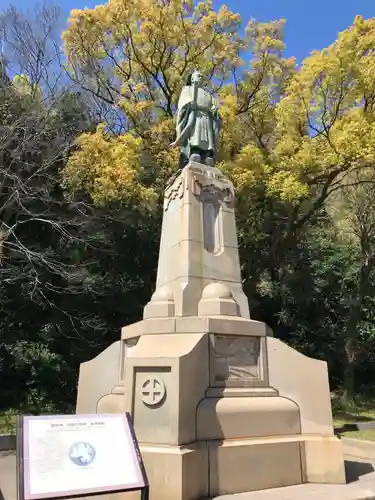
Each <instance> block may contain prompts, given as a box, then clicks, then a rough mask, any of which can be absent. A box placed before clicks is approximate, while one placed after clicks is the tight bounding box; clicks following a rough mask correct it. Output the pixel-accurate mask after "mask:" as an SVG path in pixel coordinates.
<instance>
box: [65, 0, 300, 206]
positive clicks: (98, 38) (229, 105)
mask: <svg viewBox="0 0 375 500" xmlns="http://www.w3.org/2000/svg"><path fill="white" fill-rule="evenodd" d="M239 30H240V17H239V15H237V14H234V13H232V12H230V11H229V10H228V8H227V7H226V6H222V7H221V8H220V10H219V11H218V12H216V11H215V10H214V9H213V8H212V2H211V1H209V0H205V1H204V2H200V3H199V4H194V2H193V1H185V0H184V1H183V0H173V1H161V2H152V1H150V0H132V1H130V2H126V3H124V2H122V1H118V0H111V1H110V2H108V3H107V4H105V5H101V6H98V7H96V8H95V9H84V10H76V11H72V14H71V19H70V24H69V27H68V29H67V31H66V32H65V33H64V35H63V38H64V42H65V52H66V55H67V57H68V60H69V62H70V74H71V78H72V79H73V80H74V81H76V82H78V83H79V84H80V85H81V86H82V87H83V88H84V89H87V90H88V91H89V92H91V93H92V94H93V95H94V96H95V97H96V98H97V99H100V100H102V101H103V102H105V103H107V104H108V105H110V106H112V107H115V108H116V109H117V110H118V116H119V117H120V118H121V123H119V126H118V130H117V132H118V133H116V134H114V133H113V127H111V128H110V132H111V133H110V134H107V135H106V134H105V133H104V132H105V131H104V130H103V128H100V129H99V130H98V131H97V133H96V134H93V135H92V136H85V137H83V138H82V140H81V141H80V146H81V153H77V155H76V156H75V155H73V156H72V157H71V159H70V161H69V164H68V168H67V169H66V171H65V180H66V183H67V185H68V186H69V185H70V186H71V187H73V188H75V187H77V186H78V187H79V188H86V189H87V190H88V191H89V192H91V193H92V195H93V196H94V197H95V199H96V200H97V201H98V202H99V201H100V200H101V201H102V202H106V201H112V200H114V199H116V200H118V199H119V195H120V197H121V196H123V197H124V199H125V200H126V199H128V198H129V196H130V195H132V194H134V193H133V191H132V185H133V186H134V187H135V194H137V195H138V200H139V202H140V203H142V201H143V199H145V201H146V204H147V203H148V202H149V200H150V191H149V190H142V189H140V186H139V183H136V182H134V179H135V178H137V179H139V182H140V183H141V184H144V185H145V187H152V188H153V189H154V190H155V191H156V193H155V195H157V194H158V193H159V192H160V188H161V187H162V186H164V185H165V181H166V180H167V178H168V177H169V176H170V175H171V173H172V172H173V171H174V170H176V167H177V164H178V151H176V150H174V149H171V148H169V144H170V143H171V142H172V139H173V136H174V130H173V114H174V112H175V110H176V103H177V99H178V96H179V93H180V90H181V87H182V86H183V84H184V81H185V79H186V77H187V75H188V73H189V72H191V71H192V70H193V69H194V68H195V67H199V68H200V70H201V71H202V72H203V74H204V75H206V77H207V78H208V80H209V81H210V85H211V87H212V89H213V90H216V91H217V92H219V93H220V96H221V99H222V114H223V118H224V122H225V124H224V126H223V146H222V148H221V155H222V160H223V161H224V160H225V159H229V158H230V159H233V157H234V155H235V154H236V153H237V152H238V150H239V149H240V148H241V147H242V146H245V145H246V144H247V141H249V140H252V141H257V142H258V143H260V144H262V143H264V144H265V143H266V142H267V140H268V136H269V135H270V130H271V128H272V125H273V110H274V102H275V99H276V96H277V95H278V94H279V93H280V92H281V91H282V88H283V85H284V81H286V79H287V76H288V75H289V73H290V71H291V70H292V68H293V64H294V63H293V61H288V60H285V59H283V58H282V49H283V43H282V31H283V22H274V23H269V24H267V23H256V22H251V23H249V25H248V27H247V33H246V36H245V37H241V36H240V31H239ZM249 56H252V57H251V62H250V63H249V67H246V66H245V62H244V59H245V58H248V57H249ZM107 132H108V131H107ZM106 143H107V146H105V144H106ZM116 144H117V145H118V146H116ZM86 152H87V154H88V155H90V156H92V155H95V157H96V159H98V162H97V166H96V171H95V172H94V171H93V170H92V169H89V162H86V163H84V162H82V158H83V157H85V156H86ZM109 155H110V157H111V161H110V162H109V161H108V159H109ZM80 156H81V157H80ZM111 165H113V166H112V167H111ZM120 165H122V167H120ZM129 179H132V180H133V184H130V183H129ZM143 195H144V197H143Z"/></svg>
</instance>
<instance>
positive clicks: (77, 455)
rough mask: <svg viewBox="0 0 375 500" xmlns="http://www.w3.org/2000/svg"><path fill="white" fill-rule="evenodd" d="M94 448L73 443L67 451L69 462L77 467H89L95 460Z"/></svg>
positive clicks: (84, 444)
mask: <svg viewBox="0 0 375 500" xmlns="http://www.w3.org/2000/svg"><path fill="white" fill-rule="evenodd" d="M95 455H96V452H95V448H94V447H93V446H92V445H91V444H90V443H85V442H79V443H74V444H72V446H71V447H70V449H69V458H70V460H71V461H72V462H73V463H74V464H75V465H78V466H79V467H85V466H87V465H90V464H91V463H92V462H93V461H94V459H95Z"/></svg>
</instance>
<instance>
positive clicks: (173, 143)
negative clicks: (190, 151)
mask: <svg viewBox="0 0 375 500" xmlns="http://www.w3.org/2000/svg"><path fill="white" fill-rule="evenodd" d="M177 144H178V141H177V139H176V140H175V141H173V142H172V143H171V144H170V145H169V147H170V148H175V147H176V146H177Z"/></svg>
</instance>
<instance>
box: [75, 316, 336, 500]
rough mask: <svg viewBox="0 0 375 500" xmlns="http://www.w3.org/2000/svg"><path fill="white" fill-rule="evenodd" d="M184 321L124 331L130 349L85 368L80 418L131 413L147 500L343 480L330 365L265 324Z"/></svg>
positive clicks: (119, 347) (124, 346) (110, 352)
mask: <svg viewBox="0 0 375 500" xmlns="http://www.w3.org/2000/svg"><path fill="white" fill-rule="evenodd" d="M187 319H188V318H173V321H170V320H169V319H168V320H167V321H166V320H162V319H160V318H158V319H150V320H144V321H141V322H139V323H137V324H135V325H131V326H130V327H127V328H124V329H123V332H122V337H123V340H122V341H120V342H117V343H115V344H113V345H112V346H111V347H109V348H108V349H107V350H106V351H104V352H103V353H102V354H100V355H99V356H98V357H97V358H95V359H93V360H92V361H89V362H87V363H84V364H83V365H82V367H81V376H80V383H79V396H78V402H77V412H80V413H93V412H101V413H110V412H124V411H129V412H130V413H131V414H132V415H133V419H134V426H135V432H136V435H137V438H138V441H139V443H140V450H141V453H142V457H143V460H144V463H145V467H146V471H147V474H148V478H149V481H150V485H151V489H150V493H151V499H152V500H196V499H199V498H206V497H212V496H218V495H224V494H231V493H240V492H244V491H254V490H261V489H268V488H274V487H280V486H290V485H295V484H301V483H306V482H314V483H344V482H345V472H344V464H343V454H342V448H341V441H340V440H339V439H337V438H336V437H335V436H334V435H333V424H332V415H331V407H330V397H329V387H328V376H327V368H326V364H325V363H324V362H321V361H317V360H313V359H310V358H307V357H306V356H303V355H302V354H300V353H298V352H297V351H295V350H294V349H292V348H290V347H288V346H287V345H286V344H284V343H282V342H281V341H279V340H277V339H274V338H273V337H270V336H267V335H266V333H267V332H269V330H267V328H266V326H265V325H264V324H263V323H259V322H257V321H253V320H247V319H244V318H238V317H237V318H234V317H223V316H221V317H220V318H219V317H207V318H200V317H191V318H189V321H187ZM171 325H173V328H172V331H171V328H170V327H171ZM160 329H162V330H163V333H162V334H160V333H159V334H157V333H155V332H156V330H160ZM183 330H184V331H185V333H181V332H182V331H183ZM197 330H200V331H201V332H200V333H198V332H197ZM140 331H143V332H144V334H143V335H139V333H140ZM228 331H230V332H231V333H230V334H228V333H225V332H228ZM167 332H169V333H167ZM177 332H178V333H177ZM133 335H135V336H133ZM267 353H268V354H267ZM226 355H227V357H225V356H226ZM116 365H117V370H118V371H117V373H116V371H115V370H113V369H110V367H112V368H113V367H116ZM98 373H101V374H102V376H101V379H100V382H99V381H97V383H95V384H92V390H91V391H90V390H88V388H89V384H90V380H91V382H93V381H94V380H97V378H96V375H97V374H98ZM105 375H106V376H107V379H106V377H105ZM312 381H313V386H312ZM100 386H101V387H102V392H101V393H99V392H98V391H99V389H100ZM90 392H91V395H92V396H91V398H90V397H89V395H90ZM81 395H84V396H81ZM150 422H152V423H153V425H152V426H151V427H150ZM153 440H155V441H158V443H157V444H155V443H152V441H153ZM134 498H135V497H134ZM128 499H129V496H128V495H127V496H125V497H124V500H128Z"/></svg>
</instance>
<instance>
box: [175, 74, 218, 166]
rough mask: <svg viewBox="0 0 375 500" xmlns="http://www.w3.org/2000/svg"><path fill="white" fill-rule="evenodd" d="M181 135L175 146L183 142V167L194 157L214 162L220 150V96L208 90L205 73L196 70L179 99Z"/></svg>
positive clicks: (202, 160) (205, 162) (178, 112)
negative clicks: (218, 99) (217, 101)
mask: <svg viewBox="0 0 375 500" xmlns="http://www.w3.org/2000/svg"><path fill="white" fill-rule="evenodd" d="M176 132H177V138H176V140H175V141H174V142H173V143H172V144H171V147H174V146H180V148H181V156H180V168H182V167H184V166H185V165H186V164H187V163H188V162H189V161H190V160H191V161H197V162H199V163H203V164H205V165H211V166H213V165H214V161H215V158H216V157H217V154H218V152H219V134H220V116H219V112H218V106H217V103H216V100H215V99H214V98H213V97H212V95H211V94H210V93H209V92H207V90H206V89H205V88H204V84H203V75H202V73H200V72H199V71H197V70H195V71H194V72H193V73H192V74H190V75H189V76H188V78H187V81H186V85H185V86H184V87H183V89H182V91H181V95H180V99H179V101H178V111H177V124H176Z"/></svg>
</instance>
